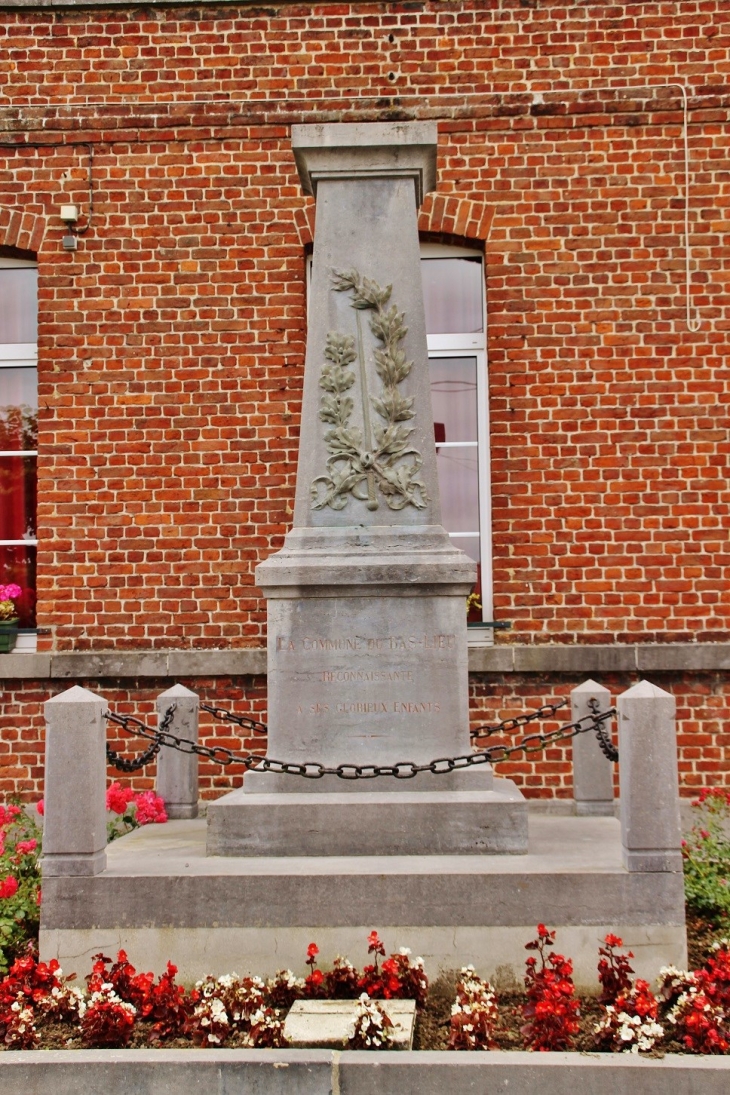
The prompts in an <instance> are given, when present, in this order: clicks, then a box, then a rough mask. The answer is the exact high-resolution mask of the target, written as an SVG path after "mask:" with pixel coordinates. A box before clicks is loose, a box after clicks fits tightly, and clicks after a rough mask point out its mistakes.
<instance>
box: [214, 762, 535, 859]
mask: <svg viewBox="0 0 730 1095" xmlns="http://www.w3.org/2000/svg"><path fill="white" fill-rule="evenodd" d="M207 816H208V840H207V853H208V855H223V856H371V855H384V856H403V855H406V856H412V855H524V854H526V852H527V803H526V801H525V799H524V798H523V797H522V794H521V793H520V791H518V790H517V788H516V787H515V785H514V784H513V783H512V782H511V780H495V781H494V790H493V791H479V790H474V791H387V792H377V791H365V792H360V793H353V792H343V793H340V794H336V793H327V792H326V793H324V794H316V793H312V792H309V793H303V794H300V793H293V794H246V793H244V791H243V790H237V791H232V792H231V793H230V794H228V795H224V796H223V797H222V798H219V799H218V800H217V801H216V802H213V803H211V804H210V806H209V807H208V815H207Z"/></svg>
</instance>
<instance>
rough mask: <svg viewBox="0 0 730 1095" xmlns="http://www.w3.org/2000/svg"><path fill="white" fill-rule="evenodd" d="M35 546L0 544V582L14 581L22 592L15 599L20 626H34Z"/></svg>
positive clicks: (4, 583)
mask: <svg viewBox="0 0 730 1095" xmlns="http://www.w3.org/2000/svg"><path fill="white" fill-rule="evenodd" d="M35 560H36V549H35V547H30V546H29V547H3V546H2V545H0V582H2V584H3V585H6V584H7V583H9V582H15V583H17V585H19V586H20V588H21V589H22V591H23V592H22V594H21V595H20V597H18V598H17V599H16V600H15V602H14V603H15V604H16V605H17V607H18V617H19V620H20V627H35V625H36V622H35Z"/></svg>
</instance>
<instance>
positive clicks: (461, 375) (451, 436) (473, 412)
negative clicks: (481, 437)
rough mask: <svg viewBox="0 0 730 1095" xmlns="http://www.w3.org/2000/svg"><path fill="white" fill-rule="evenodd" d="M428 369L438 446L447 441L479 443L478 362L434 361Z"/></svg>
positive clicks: (467, 360)
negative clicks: (477, 441)
mask: <svg viewBox="0 0 730 1095" xmlns="http://www.w3.org/2000/svg"><path fill="white" fill-rule="evenodd" d="M429 365H430V371H431V403H432V406H433V421H434V432H435V435H436V442H437V444H438V443H440V442H444V441H447V442H452V441H476V440H477V363H476V358H473V357H432V358H431V359H430V362H429Z"/></svg>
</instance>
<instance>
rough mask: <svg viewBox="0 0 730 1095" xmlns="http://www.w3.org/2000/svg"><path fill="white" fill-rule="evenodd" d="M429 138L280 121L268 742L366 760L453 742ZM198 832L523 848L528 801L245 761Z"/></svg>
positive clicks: (406, 755) (456, 703)
mask: <svg viewBox="0 0 730 1095" xmlns="http://www.w3.org/2000/svg"><path fill="white" fill-rule="evenodd" d="M436 143H437V134H436V125H435V123H430V122H408V123H388V124H380V123H369V124H368V123H365V124H364V123H352V124H336V125H307V126H294V127H293V129H292V147H293V150H294V156H295V159H296V163H297V167H298V170H299V176H300V179H301V182H302V186H303V189H304V191H305V192H306V193H308V194H312V195H314V197H315V200H316V232H315V241H314V256H313V266H312V276H311V285H310V288H309V316H308V337H307V354H306V363H305V376H304V396H303V407H302V425H301V440H300V448H299V464H298V470H297V488H296V501H295V509H294V527H293V528H292V530H291V531H290V532H289V534H288V535H287V537H286V539H285V542H284V545H283V547H282V549H281V550H280V551H279V552H277V553H276V554H275V555H272V556H271V557H270V558H269V559H267V560H266V561H265V562H264V563H262V564H261V565H260V566H259V567H258V568H257V571H256V580H257V583H258V585H259V586H260V587H261V589H262V590H263V592H264V595H265V597H266V598H267V610H268V697H269V699H268V725H269V741H268V749H267V753H268V755H269V756H270V757H274V758H276V759H280V760H286V761H294V762H299V763H302V764H307V763H309V764H310V765H312V764H314V763H316V762H318V763H320V764H324V765H327V766H337V765H340V764H345V765H357V766H368V769H369V770H372V766H377V765H383V764H386V765H392V764H395V763H398V762H409V761H412V762H415V763H417V764H423V763H427V762H429V761H431V760H434V759H435V758H438V757H452V756H462V755H465V754H468V753H469V752H470V741H469V721H468V718H469V712H468V676H467V630H466V610H465V598H466V597H467V595H468V593H469V592H470V590H471V588H472V586H473V583H474V579H475V565H474V563H473V562H472V561H471V559H469V558H468V557H467V556H466V555H465V554H464V553H463V552H461V551H459V550H458V549H457V548H455V547H454V545H453V543H452V541H451V540H450V538H449V536H448V534H447V532H446V531H445V529H444V528H443V526H442V525H441V510H440V503H439V487H438V478H437V472H436V452H435V444H434V432H433V418H432V411H431V398H430V386H429V375H428V361H427V344H426V329H425V320H424V308H423V295H422V288H421V278H420V265H419V263H420V259H419V242H418V228H417V213H418V207H419V205H420V203H421V202H422V200H423V197H424V195H425V194H426V193H428V192H429V191H431V190H434V189H435V187H436ZM350 771H351V773H352V774H354V770H350ZM208 847H209V851H212V852H213V853H217V854H229V855H296V854H299V855H301V854H304V855H306V854H316V855H347V854H361V855H365V854H376V853H377V852H385V851H386V850H388V851H389V853H390V854H394V853H402V854H417V853H420V854H427V853H429V852H433V853H462V854H463V853H481V852H490V853H499V852H510V853H523V852H526V850H527V815H526V804H525V802H524V800H523V798H522V795H521V794H520V792H519V791H518V790H517V789H516V788H515V786H514V785H513V784H512V783H511V782H509V781H506V780H498V781H494V780H493V775H492V771H491V769H490V768H489V767H488V766H486V765H484V766H480V767H478V768H476V767H475V768H473V769H468V770H463V771H454V772H450V773H447V774H439V775H435V774H431V773H421V774H419V775H417V776H416V777H415V778H412V779H410V780H409V781H408V782H404V781H403V780H401V779H397V778H394V777H392V776H390V777H387V776H380V777H377V778H373V779H372V780H370V781H365V780H362V779H347V780H345V779H340V778H338V777H336V776H325V777H324V778H322V779H319V780H308V779H303V778H301V777H295V776H290V775H284V774H273V773H270V772H269V773H258V772H251V773H249V774H248V775H247V776H246V779H245V788H244V790H243V791H242V792H241V791H238V792H233V793H232V794H231V795H227V796H225V797H224V798H222V799H219V800H218V801H217V802H216V803H215V804H212V805H211V807H210V812H209V837H208Z"/></svg>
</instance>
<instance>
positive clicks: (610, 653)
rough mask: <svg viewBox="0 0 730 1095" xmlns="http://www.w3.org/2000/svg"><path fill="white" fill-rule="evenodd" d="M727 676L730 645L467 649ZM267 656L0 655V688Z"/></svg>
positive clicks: (182, 670) (219, 671) (164, 672)
mask: <svg viewBox="0 0 730 1095" xmlns="http://www.w3.org/2000/svg"><path fill="white" fill-rule="evenodd" d="M727 670H730V643H633V644H625V645H619V644H611V643H605V644H588V643H586V644H578V643H576V644H575V645H568V644H562V645H561V644H557V643H556V644H545V645H539V646H538V645H534V646H529V645H527V644H521V645H517V644H515V645H509V646H507V645H499V646H472V647H470V648H469V672H470V673H566V674H578V675H586V674H593V673H640V674H652V673H683V672H689V673H708V672H709V673H713V672H722V671H727ZM265 675H266V648H265V647H248V648H246V649H241V650H139V651H137V650H129V651H126V650H122V651H113V650H109V651H99V652H98V653H94V652H89V653H67V654H52V653H51V654H15V653H13V654H2V655H0V680H5V681H11V680H35V681H42V680H58V681H63V680H96V679H110V678H111V679H122V678H123V679H130V678H135V677H154V678H157V679H158V680H168V679H170V680H181V679H190V678H195V677H251V676H253V677H262V676H265Z"/></svg>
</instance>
